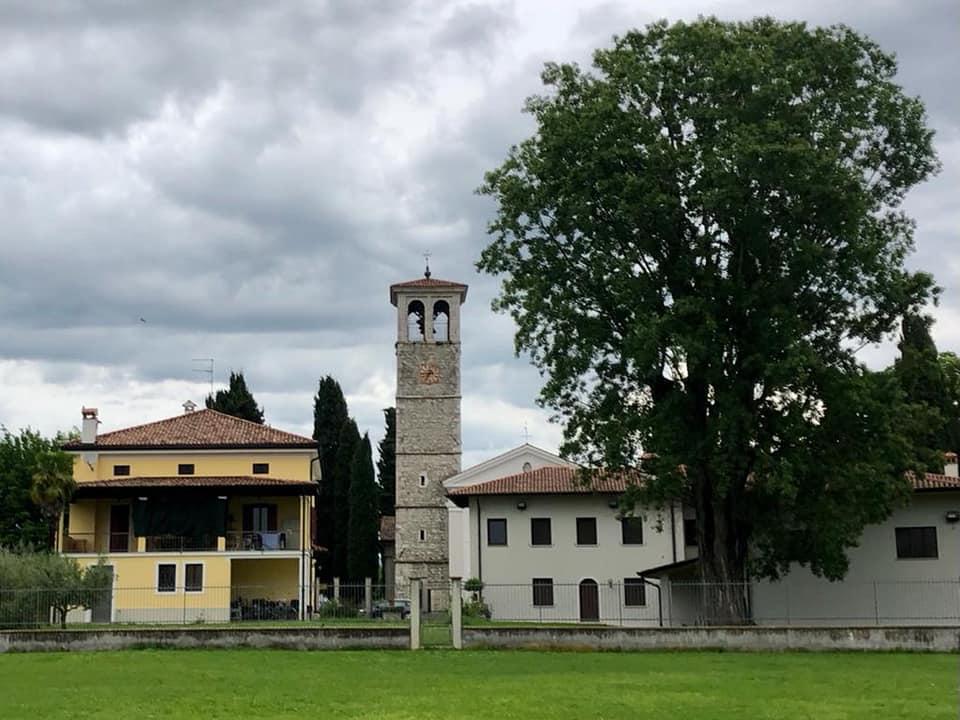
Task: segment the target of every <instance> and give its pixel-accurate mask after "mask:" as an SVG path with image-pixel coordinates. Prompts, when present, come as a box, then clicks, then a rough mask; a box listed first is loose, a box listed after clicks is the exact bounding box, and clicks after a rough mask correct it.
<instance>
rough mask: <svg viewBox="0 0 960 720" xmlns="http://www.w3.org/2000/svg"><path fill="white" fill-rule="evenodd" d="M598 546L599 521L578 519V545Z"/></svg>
mask: <svg viewBox="0 0 960 720" xmlns="http://www.w3.org/2000/svg"><path fill="white" fill-rule="evenodd" d="M596 544H597V519H596V518H592V517H587V518H577V545H596Z"/></svg>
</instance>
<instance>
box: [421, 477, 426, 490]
mask: <svg viewBox="0 0 960 720" xmlns="http://www.w3.org/2000/svg"><path fill="white" fill-rule="evenodd" d="M426 486H427V476H426V475H421V476H420V487H426Z"/></svg>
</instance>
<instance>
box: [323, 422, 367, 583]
mask: <svg viewBox="0 0 960 720" xmlns="http://www.w3.org/2000/svg"><path fill="white" fill-rule="evenodd" d="M359 445H360V432H359V431H358V430H357V423H355V422H354V421H353V418H347V420H346V422H344V423H343V425H342V426H341V428H340V437H339V438H338V440H337V454H336V457H335V458H334V462H333V478H332V482H333V498H332V499H333V507H332V526H333V527H332V530H333V538H332V541H331V544H330V545H328V547H329V548H330V550H331V552H332V557H331V561H332V562H331V564H332V570H333V575H334V577H339V578H346V577H348V573H347V545H348V542H349V539H348V534H349V524H350V480H351V475H352V472H353V460H354V456H355V455H356V453H357V447H358V446H359Z"/></svg>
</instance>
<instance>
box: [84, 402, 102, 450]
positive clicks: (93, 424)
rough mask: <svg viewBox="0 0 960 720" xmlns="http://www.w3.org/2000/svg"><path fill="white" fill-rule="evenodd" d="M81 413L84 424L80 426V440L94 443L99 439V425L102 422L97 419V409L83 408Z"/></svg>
mask: <svg viewBox="0 0 960 720" xmlns="http://www.w3.org/2000/svg"><path fill="white" fill-rule="evenodd" d="M80 415H81V416H83V425H82V426H81V427H80V442H82V443H84V444H87V445H92V444H93V443H95V442H96V441H97V425H99V424H100V421H99V420H97V409H96V408H88V407H85V408H81V409H80Z"/></svg>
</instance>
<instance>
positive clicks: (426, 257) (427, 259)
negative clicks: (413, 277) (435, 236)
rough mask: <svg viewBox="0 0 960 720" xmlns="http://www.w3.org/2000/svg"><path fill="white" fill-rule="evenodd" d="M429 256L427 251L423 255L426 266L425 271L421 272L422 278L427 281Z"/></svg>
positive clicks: (428, 276) (428, 277)
mask: <svg viewBox="0 0 960 720" xmlns="http://www.w3.org/2000/svg"><path fill="white" fill-rule="evenodd" d="M430 254H431V253H430V251H429V250H427V251H425V252H424V253H423V261H424V263H425V264H426V266H427V269H426V270H424V271H423V276H424V277H425V278H427V279H428V280H429V279H430Z"/></svg>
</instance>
